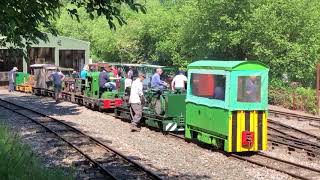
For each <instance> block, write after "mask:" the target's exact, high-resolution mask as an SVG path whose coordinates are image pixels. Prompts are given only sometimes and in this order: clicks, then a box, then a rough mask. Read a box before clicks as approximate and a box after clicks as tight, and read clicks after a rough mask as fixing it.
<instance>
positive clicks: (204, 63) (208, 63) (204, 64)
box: [188, 60, 268, 70]
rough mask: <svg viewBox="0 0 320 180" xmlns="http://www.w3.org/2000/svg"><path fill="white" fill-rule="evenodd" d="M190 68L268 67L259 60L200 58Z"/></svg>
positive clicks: (235, 68)
mask: <svg viewBox="0 0 320 180" xmlns="http://www.w3.org/2000/svg"><path fill="white" fill-rule="evenodd" d="M188 69H221V70H261V69H268V67H267V66H266V65H264V64H262V63H260V62H257V61H222V60H199V61H195V62H193V63H191V64H189V65H188Z"/></svg>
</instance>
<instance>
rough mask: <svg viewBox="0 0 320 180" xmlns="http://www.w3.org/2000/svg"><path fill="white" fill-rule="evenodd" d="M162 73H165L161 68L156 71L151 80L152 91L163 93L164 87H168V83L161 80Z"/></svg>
mask: <svg viewBox="0 0 320 180" xmlns="http://www.w3.org/2000/svg"><path fill="white" fill-rule="evenodd" d="M162 72H163V71H162V69H161V68H157V69H156V72H155V73H154V75H153V76H152V78H151V88H152V89H154V90H160V91H162V90H163V89H164V87H166V86H167V83H166V82H164V81H161V80H160V76H161V74H162Z"/></svg>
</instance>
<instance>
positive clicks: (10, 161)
mask: <svg viewBox="0 0 320 180" xmlns="http://www.w3.org/2000/svg"><path fill="white" fill-rule="evenodd" d="M0 179H55V180H56V179H73V177H72V175H71V173H70V172H65V171H63V170H60V169H56V168H53V169H47V168H45V167H43V165H42V164H41V163H40V161H39V159H38V158H37V157H36V156H35V155H34V154H33V153H32V151H31V149H30V148H29V147H28V146H26V145H24V144H22V143H21V142H20V139H19V137H17V135H12V134H11V133H9V132H8V130H7V129H6V128H5V127H4V126H3V125H0Z"/></svg>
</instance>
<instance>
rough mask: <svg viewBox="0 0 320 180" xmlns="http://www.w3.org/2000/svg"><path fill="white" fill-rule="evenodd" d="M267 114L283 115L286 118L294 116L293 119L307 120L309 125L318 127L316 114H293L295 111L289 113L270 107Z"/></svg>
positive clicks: (318, 118)
mask: <svg viewBox="0 0 320 180" xmlns="http://www.w3.org/2000/svg"><path fill="white" fill-rule="evenodd" d="M269 115H272V116H274V117H278V116H285V117H287V118H288V119H290V118H295V119H298V120H299V121H309V124H310V125H311V126H315V127H320V117H316V116H308V115H302V114H295V113H289V112H284V111H279V110H271V109H269Z"/></svg>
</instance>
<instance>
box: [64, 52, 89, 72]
mask: <svg viewBox="0 0 320 180" xmlns="http://www.w3.org/2000/svg"><path fill="white" fill-rule="evenodd" d="M84 58H85V51H84V50H60V51H59V66H60V67H65V68H72V69H74V70H75V71H78V72H79V71H80V70H81V69H82V68H83V66H84V63H85V61H84Z"/></svg>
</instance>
